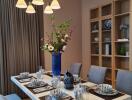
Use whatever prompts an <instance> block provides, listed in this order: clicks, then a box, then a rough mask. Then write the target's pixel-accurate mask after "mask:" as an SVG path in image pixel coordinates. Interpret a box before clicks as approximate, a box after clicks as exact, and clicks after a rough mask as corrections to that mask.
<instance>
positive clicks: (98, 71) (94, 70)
mask: <svg viewBox="0 0 132 100" xmlns="http://www.w3.org/2000/svg"><path fill="white" fill-rule="evenodd" d="M106 71H107V68H106V67H100V66H95V65H91V67H90V69H89V71H88V75H87V76H88V81H90V82H93V83H96V84H102V83H104V80H105V74H106Z"/></svg>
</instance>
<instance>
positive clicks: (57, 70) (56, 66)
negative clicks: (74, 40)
mask: <svg viewBox="0 0 132 100" xmlns="http://www.w3.org/2000/svg"><path fill="white" fill-rule="evenodd" d="M52 75H53V76H60V75H61V53H60V52H58V53H55V52H53V53H52Z"/></svg>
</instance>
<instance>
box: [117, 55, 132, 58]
mask: <svg viewBox="0 0 132 100" xmlns="http://www.w3.org/2000/svg"><path fill="white" fill-rule="evenodd" d="M115 57H120V58H129V56H123V55H115Z"/></svg>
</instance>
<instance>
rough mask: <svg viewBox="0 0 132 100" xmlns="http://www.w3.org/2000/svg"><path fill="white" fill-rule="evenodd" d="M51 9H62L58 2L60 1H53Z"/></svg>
mask: <svg viewBox="0 0 132 100" xmlns="http://www.w3.org/2000/svg"><path fill="white" fill-rule="evenodd" d="M51 8H52V9H60V8H61V7H60V4H59V2H58V0H53V1H52V3H51Z"/></svg>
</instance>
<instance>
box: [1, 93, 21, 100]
mask: <svg viewBox="0 0 132 100" xmlns="http://www.w3.org/2000/svg"><path fill="white" fill-rule="evenodd" d="M0 100H22V99H21V98H20V97H19V96H18V95H17V94H10V95H6V96H3V95H0Z"/></svg>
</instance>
